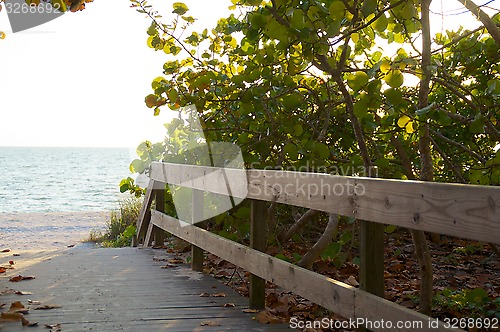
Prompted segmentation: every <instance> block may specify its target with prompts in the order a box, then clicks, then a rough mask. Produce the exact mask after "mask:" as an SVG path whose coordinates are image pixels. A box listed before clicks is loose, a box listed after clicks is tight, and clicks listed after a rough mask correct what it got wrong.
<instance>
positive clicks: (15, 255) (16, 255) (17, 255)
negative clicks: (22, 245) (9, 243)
mask: <svg viewBox="0 0 500 332" xmlns="http://www.w3.org/2000/svg"><path fill="white" fill-rule="evenodd" d="M12 256H14V257H19V256H21V254H12Z"/></svg>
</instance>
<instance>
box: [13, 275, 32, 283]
mask: <svg viewBox="0 0 500 332" xmlns="http://www.w3.org/2000/svg"><path fill="white" fill-rule="evenodd" d="M32 279H35V277H34V276H22V275H18V276H15V277H12V278H10V279H9V281H12V282H19V281H23V280H32Z"/></svg>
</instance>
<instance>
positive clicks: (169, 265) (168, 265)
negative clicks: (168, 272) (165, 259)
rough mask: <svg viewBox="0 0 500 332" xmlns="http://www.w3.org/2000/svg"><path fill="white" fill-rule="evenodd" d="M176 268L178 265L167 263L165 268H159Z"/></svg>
mask: <svg viewBox="0 0 500 332" xmlns="http://www.w3.org/2000/svg"><path fill="white" fill-rule="evenodd" d="M177 266H178V265H175V264H171V263H167V264H165V266H162V267H161V268H162V269H170V268H173V267H177Z"/></svg>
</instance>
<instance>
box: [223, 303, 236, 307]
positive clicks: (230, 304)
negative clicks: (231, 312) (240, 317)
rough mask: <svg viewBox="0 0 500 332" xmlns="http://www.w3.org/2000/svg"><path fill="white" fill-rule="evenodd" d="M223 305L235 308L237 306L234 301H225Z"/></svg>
mask: <svg viewBox="0 0 500 332" xmlns="http://www.w3.org/2000/svg"><path fill="white" fill-rule="evenodd" d="M223 307H224V308H234V307H236V305H234V303H232V302H228V303H224V305H223Z"/></svg>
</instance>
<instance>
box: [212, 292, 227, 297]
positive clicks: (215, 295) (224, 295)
mask: <svg viewBox="0 0 500 332" xmlns="http://www.w3.org/2000/svg"><path fill="white" fill-rule="evenodd" d="M212 297H226V294H224V293H216V294H212Z"/></svg>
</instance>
